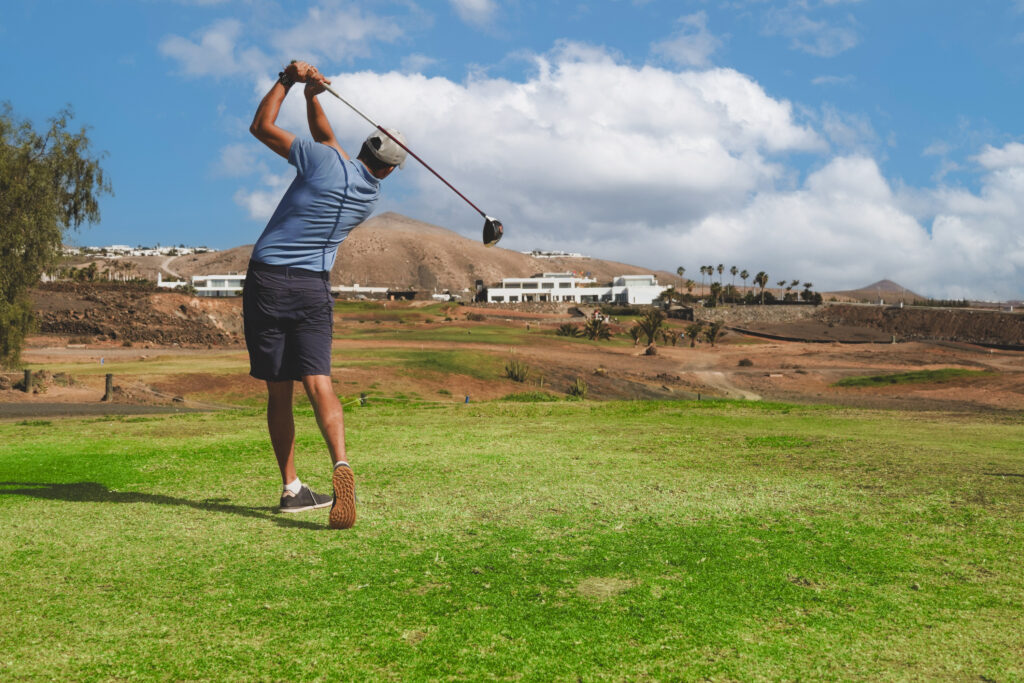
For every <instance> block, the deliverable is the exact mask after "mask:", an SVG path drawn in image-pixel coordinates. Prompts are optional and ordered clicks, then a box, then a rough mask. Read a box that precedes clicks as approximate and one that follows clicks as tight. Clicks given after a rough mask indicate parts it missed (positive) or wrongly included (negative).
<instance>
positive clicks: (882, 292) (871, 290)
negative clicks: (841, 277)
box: [830, 280, 928, 303]
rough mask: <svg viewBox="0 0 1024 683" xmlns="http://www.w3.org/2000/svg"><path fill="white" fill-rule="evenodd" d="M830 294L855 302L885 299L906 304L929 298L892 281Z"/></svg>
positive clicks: (880, 281)
mask: <svg viewBox="0 0 1024 683" xmlns="http://www.w3.org/2000/svg"><path fill="white" fill-rule="evenodd" d="M830 294H835V295H836V296H841V297H845V298H849V299H852V300H853V301H878V300H879V299H884V300H885V301H886V302H894V303H895V302H898V301H905V302H906V303H913V302H915V301H926V300H927V299H928V297H924V296H921V295H920V294H916V293H914V292H912V291H910V290H909V289H907V288H906V287H904V286H903V285H901V284H898V283H896V282H893V281H892V280H879V281H878V282H873V283H871V284H870V285H865V286H864V287H860V288H859V289H848V290H844V291H840V292H830Z"/></svg>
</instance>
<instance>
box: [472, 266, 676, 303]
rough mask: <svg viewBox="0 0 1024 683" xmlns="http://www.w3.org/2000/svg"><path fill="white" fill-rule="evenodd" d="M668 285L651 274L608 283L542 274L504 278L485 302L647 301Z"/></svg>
mask: <svg viewBox="0 0 1024 683" xmlns="http://www.w3.org/2000/svg"><path fill="white" fill-rule="evenodd" d="M666 289H667V287H662V286H661V285H659V284H658V280H657V278H655V277H654V276H653V275H620V276H618V277H617V278H615V279H614V280H613V281H612V284H611V285H598V284H597V281H596V280H594V279H593V278H588V277H579V276H578V275H576V274H574V273H544V274H542V275H535V276H533V277H526V278H523V277H507V278H503V279H502V281H501V284H500V285H497V286H494V287H488V288H487V302H488V303H499V304H500V303H524V302H531V301H559V302H562V301H571V302H574V303H578V304H588V303H592V304H596V303H618V304H640V305H645V304H650V303H651V302H653V301H654V300H655V299H657V298H658V295H660V294H661V293H662V292H663V291H665V290H666Z"/></svg>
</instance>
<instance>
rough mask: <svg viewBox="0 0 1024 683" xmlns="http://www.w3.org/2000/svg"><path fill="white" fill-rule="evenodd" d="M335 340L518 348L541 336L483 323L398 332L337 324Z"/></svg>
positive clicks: (396, 330)
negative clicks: (490, 345) (452, 343)
mask: <svg viewBox="0 0 1024 683" xmlns="http://www.w3.org/2000/svg"><path fill="white" fill-rule="evenodd" d="M334 332H335V333H334V338H335V339H356V340H368V341H402V342H457V343H473V344H495V345H498V346H519V345H521V344H528V343H530V341H531V337H536V336H537V335H539V334H541V333H540V332H538V331H536V330H535V331H532V332H528V331H527V330H526V328H525V327H522V328H520V327H511V326H507V325H488V324H486V323H469V324H467V323H445V324H443V325H436V326H430V327H426V326H419V325H416V326H409V327H404V328H400V329H394V328H390V327H378V326H376V325H350V324H344V323H337V324H335V326H334Z"/></svg>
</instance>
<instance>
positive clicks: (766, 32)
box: [0, 0, 1024, 299]
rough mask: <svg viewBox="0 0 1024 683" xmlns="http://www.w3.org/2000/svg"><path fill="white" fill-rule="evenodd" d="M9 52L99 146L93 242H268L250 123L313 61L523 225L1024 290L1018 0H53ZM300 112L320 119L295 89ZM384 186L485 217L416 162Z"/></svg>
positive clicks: (610, 252) (391, 195) (550, 242)
mask: <svg viewBox="0 0 1024 683" xmlns="http://www.w3.org/2000/svg"><path fill="white" fill-rule="evenodd" d="M0 57H2V63H3V64H5V65H6V66H7V69H8V77H7V78H5V79H4V83H3V86H2V88H3V92H2V93H0V100H6V101H9V102H10V103H11V104H12V105H13V107H14V109H15V112H16V113H17V114H18V115H20V116H23V117H27V118H30V119H32V120H34V121H37V122H39V123H40V124H42V123H43V122H44V121H45V119H46V118H47V117H49V116H51V115H52V114H53V113H54V112H56V111H57V110H58V109H59V108H60V107H62V106H63V105H64V104H66V103H70V104H71V105H72V106H73V107H74V110H75V113H76V120H77V121H78V122H80V123H83V124H87V125H89V126H91V128H92V136H93V139H94V141H95V145H96V148H97V149H99V150H104V151H106V153H107V155H108V156H107V158H106V160H105V164H104V165H105V168H106V170H107V171H108V173H109V176H110V178H111V180H112V182H113V185H114V189H115V196H114V197H109V198H106V199H104V201H103V204H102V213H103V220H102V222H101V223H100V224H98V225H95V226H90V227H88V228H86V229H83V230H82V231H81V232H80V233H78V234H77V235H75V236H74V238H73V240H74V241H75V242H77V243H81V244H110V243H127V244H139V243H142V244H154V243H157V242H159V243H161V244H177V243H187V244H207V245H209V246H212V247H217V248H225V247H231V246H236V245H239V244H244V243H251V242H253V241H254V240H255V239H256V237H257V236H258V235H259V232H260V230H261V229H262V227H263V224H264V223H265V220H266V218H267V216H268V215H269V212H270V211H272V210H273V207H274V205H275V203H276V200H277V198H278V197H279V196H280V194H281V192H282V191H283V189H284V187H286V186H287V183H288V182H289V180H290V177H291V175H292V173H291V170H290V168H289V167H288V166H287V164H285V163H284V162H283V161H281V160H279V159H278V158H277V157H275V156H274V155H273V154H272V153H270V152H269V151H268V150H265V149H264V148H262V147H261V146H260V145H259V144H258V143H257V142H256V141H255V140H253V139H252V138H251V137H250V136H249V135H248V130H247V128H248V124H249V121H250V120H251V117H252V112H253V111H254V109H255V106H256V104H257V103H258V101H259V99H260V97H261V96H262V94H263V93H264V92H265V91H266V89H267V88H268V87H269V86H270V84H271V79H272V78H273V77H274V76H275V75H276V72H277V70H278V69H279V68H280V65H281V64H282V63H284V62H285V61H287V60H288V59H290V58H304V59H307V60H310V61H314V62H315V63H316V64H318V65H319V66H320V68H321V70H322V71H323V72H325V73H327V74H329V75H330V76H331V77H332V78H333V79H334V82H335V85H336V86H337V87H339V88H340V89H341V90H342V91H343V92H344V94H346V95H347V96H349V97H350V99H351V100H352V101H353V102H354V103H356V104H357V105H359V106H361V107H362V108H364V109H365V110H366V111H367V113H369V114H370V115H371V116H373V117H375V118H377V119H378V120H380V121H381V122H383V123H384V124H385V125H389V126H395V127H397V128H399V129H401V130H402V131H403V132H405V133H406V134H407V136H408V137H409V141H410V145H411V146H412V148H413V149H414V150H415V151H417V152H418V153H419V154H420V155H421V156H423V157H424V158H425V159H426V160H427V161H428V162H430V163H431V164H432V165H433V166H435V168H437V169H438V170H439V171H440V172H441V173H443V174H444V175H445V176H446V177H448V179H449V180H451V181H452V182H453V183H454V184H455V185H456V186H458V187H459V188H460V189H461V190H462V191H463V192H465V193H466V194H467V195H468V196H469V197H470V198H471V199H473V201H474V202H476V203H477V204H478V205H480V206H481V207H482V208H484V209H485V210H486V211H487V212H488V213H490V214H493V215H496V216H498V217H499V218H501V219H502V220H503V221H504V223H505V225H506V229H507V233H506V240H505V242H503V246H507V247H509V248H515V249H532V248H553V249H565V250H570V251H582V252H585V253H587V254H590V255H593V256H598V257H604V258H614V259H619V260H622V261H626V262H629V263H635V264H637V265H642V266H646V267H655V268H665V269H669V270H672V271H674V270H675V269H676V267H678V266H680V265H681V266H684V267H686V269H687V273H688V274H689V275H691V276H697V277H699V270H698V269H699V267H700V266H701V265H706V264H715V265H717V264H718V263H724V264H725V265H726V267H727V268H728V267H729V266H730V265H733V264H735V265H738V266H739V267H740V268H746V269H748V270H750V271H751V272H756V271H758V270H766V271H767V272H768V273H769V275H770V277H771V279H772V280H773V281H774V280H775V279H783V278H785V279H793V278H800V279H803V280H810V281H813V282H814V283H815V285H816V286H818V287H821V288H827V289H838V288H844V287H856V286H861V285H864V284H867V283H869V282H872V281H874V280H877V279H880V278H883V277H888V278H892V279H895V280H897V281H899V282H900V283H902V284H904V285H906V286H907V287H910V288H912V289H915V290H918V291H920V292H922V293H925V294H929V295H932V296H937V297H960V296H971V297H977V298H984V299H994V298H1021V297H1024V230H1022V229H1021V228H1022V227H1024V144H1022V143H1024V96H1021V94H1020V93H1021V86H1022V84H1024V59H1022V57H1024V0H976V1H975V2H970V3H967V2H962V1H961V2H955V1H953V0H933V1H928V2H925V1H923V0H921V1H916V2H915V1H909V0H908V1H905V2H882V1H881V0H732V1H726V2H718V3H711V2H702V1H699V0H692V1H687V0H675V1H668V0H646V1H641V0H636V1H628V0H607V1H605V2H596V3H580V2H560V1H558V0H549V1H547V2H537V1H532V0H509V1H507V2H506V1H499V0H447V1H444V0H438V1H435V2H425V1H419V2H417V1H416V0H401V1H394V2H387V1H378V2H362V1H359V0H352V1H331V0H323V1H321V2H287V3H286V2H272V1H269V0H248V1H246V0H220V1H218V0H191V1H188V0H178V1H174V0H134V1H130V2H129V1H115V0H109V1H88V0H80V1H77V2H55V1H47V0H38V1H36V2H24V3H11V6H10V7H6V8H5V10H4V12H3V14H2V15H0ZM324 104H325V107H326V108H327V111H328V114H329V116H330V118H331V120H332V123H333V125H334V128H335V131H336V133H337V134H338V136H339V138H340V139H341V140H342V143H343V144H344V145H346V146H347V147H348V148H357V147H358V144H359V142H360V141H361V139H362V138H363V137H365V135H366V134H367V133H368V130H367V126H366V124H365V123H364V122H363V121H361V120H360V119H358V117H356V116H355V115H354V114H352V113H351V112H349V111H348V110H347V109H344V108H343V107H342V106H341V105H339V104H336V103H334V102H326V101H325V102H324ZM281 122H282V124H283V125H286V126H287V127H290V128H292V129H294V130H295V131H296V132H302V131H303V129H304V121H303V116H302V108H301V96H300V95H299V93H298V91H297V90H296V91H295V92H294V93H293V94H292V96H291V98H290V99H289V101H288V102H287V103H286V106H285V108H284V109H283V110H282V116H281ZM353 151H354V149H353ZM385 193H386V196H385V199H383V200H382V203H381V205H380V209H379V210H381V211H383V210H394V211H399V212H401V213H404V214H406V215H409V216H412V217H414V218H418V219H421V220H425V221H428V222H432V223H436V224H439V225H443V226H445V227H448V228H451V229H453V230H456V231H457V232H459V233H461V234H463V235H465V236H467V237H473V238H474V239H475V238H476V237H477V235H478V232H479V228H480V225H479V223H480V220H479V219H478V217H477V215H476V214H475V212H473V211H472V210H471V209H470V208H469V207H467V206H466V205H464V204H462V203H461V201H460V200H458V198H457V197H455V196H454V195H453V194H452V193H450V192H449V191H448V190H447V189H446V188H445V187H444V186H443V185H441V184H440V183H439V182H438V181H437V180H436V179H434V178H433V177H432V176H430V175H429V174H428V173H427V172H426V171H424V170H423V169H422V168H419V167H418V166H417V165H416V164H415V162H411V163H410V164H408V165H407V167H406V169H405V170H403V171H401V172H400V173H399V174H398V175H397V177H395V178H392V179H389V180H388V181H387V183H386V184H385Z"/></svg>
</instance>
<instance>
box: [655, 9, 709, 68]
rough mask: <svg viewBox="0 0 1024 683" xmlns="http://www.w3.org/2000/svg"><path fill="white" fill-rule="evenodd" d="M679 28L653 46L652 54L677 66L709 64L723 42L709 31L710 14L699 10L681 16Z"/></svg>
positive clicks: (678, 23) (678, 22)
mask: <svg viewBox="0 0 1024 683" xmlns="http://www.w3.org/2000/svg"><path fill="white" fill-rule="evenodd" d="M676 24H677V26H678V30H677V31H676V32H675V33H674V34H673V35H672V36H671V37H669V38H668V39H667V40H663V41H661V42H658V43H655V44H654V45H652V46H651V52H652V54H654V55H656V56H658V57H661V58H662V59H665V60H666V61H668V62H669V63H671V64H675V65H676V66H707V65H708V63H709V62H710V59H711V55H712V54H713V53H714V52H715V50H717V49H718V48H719V47H720V46H721V44H722V42H721V41H720V40H719V39H718V38H716V37H715V36H713V35H712V34H711V32H710V31H708V15H707V13H706V12H703V11H701V12H697V13H695V14H689V15H687V16H684V17H681V18H680V19H679V20H678V21H677V22H676Z"/></svg>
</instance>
